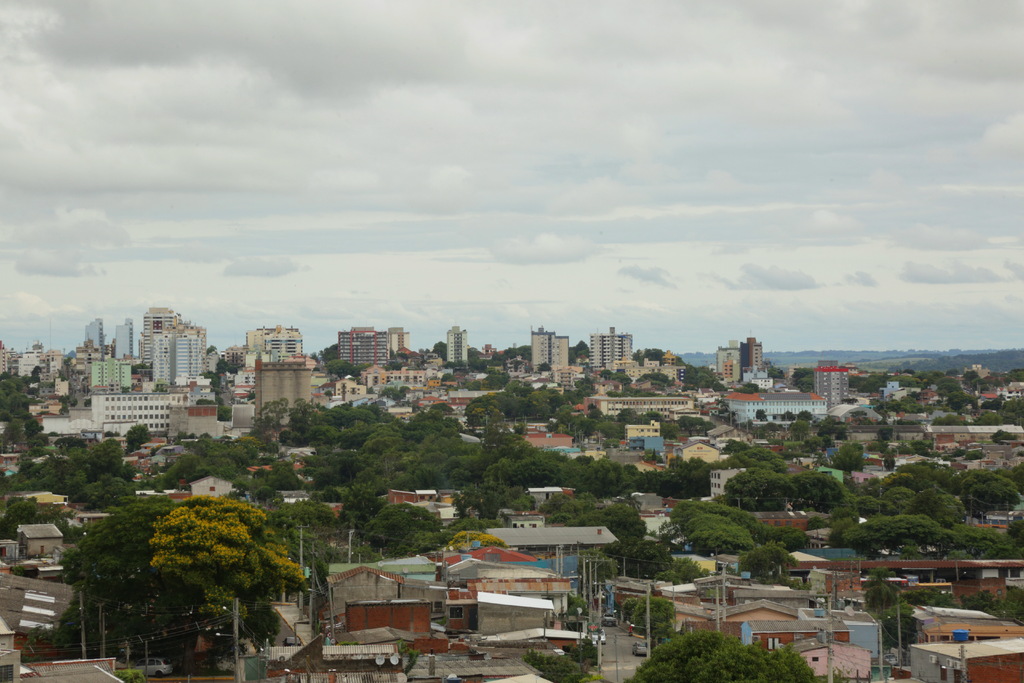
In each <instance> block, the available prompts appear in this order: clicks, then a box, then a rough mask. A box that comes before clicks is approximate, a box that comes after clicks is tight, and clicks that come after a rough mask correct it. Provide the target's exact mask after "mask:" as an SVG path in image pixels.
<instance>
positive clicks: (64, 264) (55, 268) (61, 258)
mask: <svg viewBox="0 0 1024 683" xmlns="http://www.w3.org/2000/svg"><path fill="white" fill-rule="evenodd" d="M14 267H15V269H16V270H17V271H18V272H19V273H21V274H22V275H47V276H50V277H83V276H87V275H96V274H97V273H96V269H95V268H93V267H92V266H91V265H88V264H84V263H82V254H81V252H79V251H77V250H74V249H52V250H44V249H28V250H26V251H25V252H24V253H22V254H21V256H20V258H18V260H17V261H16V263H15V266H14Z"/></svg>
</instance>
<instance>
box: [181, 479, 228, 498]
mask: <svg viewBox="0 0 1024 683" xmlns="http://www.w3.org/2000/svg"><path fill="white" fill-rule="evenodd" d="M189 488H191V489H192V495H193V496H211V497H213V498H219V497H221V496H227V495H230V494H231V492H232V491H234V490H235V487H234V485H233V484H232V483H231V482H230V481H228V480H227V479H221V478H220V477H214V476H212V475H211V476H208V477H203V478H202V479H196V480H195V481H193V482H191V483H189Z"/></svg>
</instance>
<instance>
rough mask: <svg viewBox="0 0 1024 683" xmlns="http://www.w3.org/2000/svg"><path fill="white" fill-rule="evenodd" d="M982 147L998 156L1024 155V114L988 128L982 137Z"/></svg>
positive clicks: (1016, 115)
mask: <svg viewBox="0 0 1024 683" xmlns="http://www.w3.org/2000/svg"><path fill="white" fill-rule="evenodd" d="M981 146H982V149H984V150H985V151H987V152H989V153H992V154H996V155H1006V156H1022V155H1024V113H1019V114H1014V115H1013V116H1010V117H1009V118H1007V119H1006V120H1004V121H1000V122H999V123H993V124H992V125H991V126H989V127H988V128H986V129H985V133H984V134H983V135H982V136H981Z"/></svg>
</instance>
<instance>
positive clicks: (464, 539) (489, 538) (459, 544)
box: [448, 531, 508, 550]
mask: <svg viewBox="0 0 1024 683" xmlns="http://www.w3.org/2000/svg"><path fill="white" fill-rule="evenodd" d="M473 541H480V547H481V548H487V547H491V546H493V547H495V548H507V547H508V544H507V543H505V541H503V540H501V539H500V538H498V537H497V536H494V535H493V534H488V533H484V532H483V531H460V532H459V533H457V534H455V535H454V536H452V540H451V542H450V543H449V544H448V549H449V550H462V549H464V548H468V547H470V546H471V545H473Z"/></svg>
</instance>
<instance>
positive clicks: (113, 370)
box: [89, 358, 132, 393]
mask: <svg viewBox="0 0 1024 683" xmlns="http://www.w3.org/2000/svg"><path fill="white" fill-rule="evenodd" d="M89 370H90V374H91V375H92V377H91V379H92V381H91V384H92V391H93V392H94V393H98V392H100V391H106V392H112V393H120V392H123V391H131V388H132V363H131V361H127V360H118V359H116V358H107V359H106V360H103V361H98V362H95V363H92V364H91V365H90V366H89Z"/></svg>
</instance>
